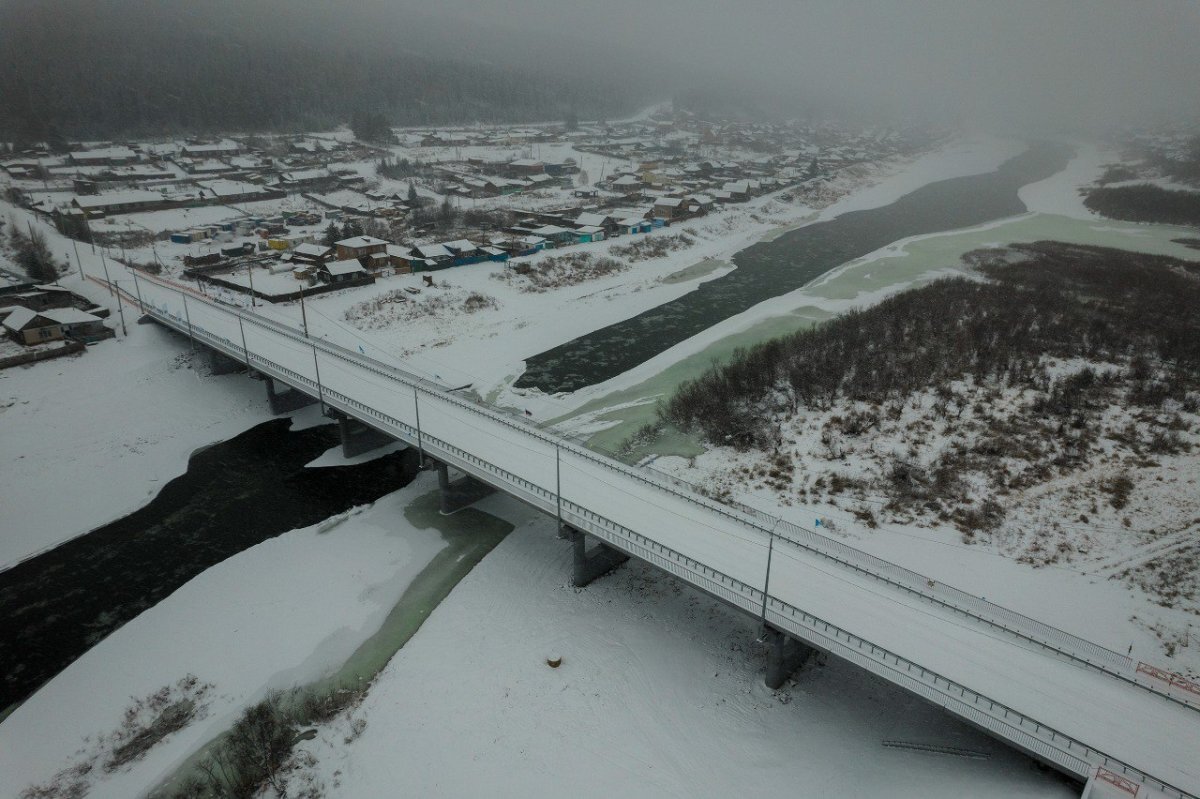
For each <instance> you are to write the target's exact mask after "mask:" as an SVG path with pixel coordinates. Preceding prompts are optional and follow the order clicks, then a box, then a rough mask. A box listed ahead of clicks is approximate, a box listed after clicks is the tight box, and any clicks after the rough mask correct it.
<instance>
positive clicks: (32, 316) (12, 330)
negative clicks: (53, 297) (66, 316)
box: [3, 308, 66, 344]
mask: <svg viewBox="0 0 1200 799" xmlns="http://www.w3.org/2000/svg"><path fill="white" fill-rule="evenodd" d="M6 310H7V311H8V314H7V315H6V316H5V317H4V322H3V324H4V330H5V331H6V332H7V333H8V335H9V336H10V337H11V338H12V339H13V340H14V341H16V342H17V343H19V344H42V343H44V342H47V341H61V340H62V339H63V338H66V335H65V334H64V333H63V329H62V325H60V324H58V323H57V322H55V321H54V320H52V319H49V318H47V317H45V316H43V315H41V314H39V313H38V312H37V311H33V310H30V309H29V308H10V309H6Z"/></svg>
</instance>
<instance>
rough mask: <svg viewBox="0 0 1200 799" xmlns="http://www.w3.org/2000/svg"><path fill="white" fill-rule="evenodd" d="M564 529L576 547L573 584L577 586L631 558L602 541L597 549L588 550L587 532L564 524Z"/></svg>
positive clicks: (601, 575) (581, 586)
mask: <svg viewBox="0 0 1200 799" xmlns="http://www.w3.org/2000/svg"><path fill="white" fill-rule="evenodd" d="M563 529H564V530H565V531H566V534H567V535H566V537H567V538H568V539H569V540H570V541H571V546H572V547H573V549H574V558H573V567H574V568H573V574H572V576H571V584H572V585H574V586H575V587H576V588H583V587H584V586H585V585H587V584H588V583H590V582H592V581H593V580H595V579H597V578H598V577H603V576H604V575H606V574H608V573H609V572H610V571H612V570H613V569H615V568H617V567H618V566H620V565H621V564H622V563H624V562H625V561H627V560H629V556H628V555H626V554H625V553H624V552H621V551H620V550H618V549H613V548H612V547H610V546H609V545H608V544H605V543H604V542H602V541H601V542H598V543H597V545H596V547H595V549H593V550H592V551H591V552H588V549H587V536H586V534H585V533H583V532H582V531H580V530H576V529H574V528H573V527H565V526H564V528H563Z"/></svg>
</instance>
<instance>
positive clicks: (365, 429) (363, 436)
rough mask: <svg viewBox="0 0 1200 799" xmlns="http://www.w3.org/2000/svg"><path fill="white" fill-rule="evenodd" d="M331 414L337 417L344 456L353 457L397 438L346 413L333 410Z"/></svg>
mask: <svg viewBox="0 0 1200 799" xmlns="http://www.w3.org/2000/svg"><path fill="white" fill-rule="evenodd" d="M329 415H330V416H332V417H333V418H335V419H337V423H338V433H339V434H340V435H341V437H342V455H343V457H346V458H353V457H355V456H358V455H362V454H363V453H364V452H370V451H371V450H373V449H379V448H380V447H385V446H387V445H388V444H391V443H393V442H395V440H396V439H394V438H392V437H391V436H389V435H388V434H387V433H383V432H380V431H379V430H376V429H375V428H374V427H371V426H370V425H367V424H364V423H362V422H360V421H358V420H357V419H352V418H351V417H349V416H347V415H346V414H344V413H339V412H338V411H333V410H331V411H330V412H329Z"/></svg>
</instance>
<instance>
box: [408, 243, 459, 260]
mask: <svg viewBox="0 0 1200 799" xmlns="http://www.w3.org/2000/svg"><path fill="white" fill-rule="evenodd" d="M414 249H415V250H416V251H417V253H418V254H419V255H420V256H421V257H422V258H452V257H453V256H452V255H451V254H450V251H449V250H447V249H446V248H445V247H443V246H442V245H440V244H418V245H417V246H416V247H415V248H414Z"/></svg>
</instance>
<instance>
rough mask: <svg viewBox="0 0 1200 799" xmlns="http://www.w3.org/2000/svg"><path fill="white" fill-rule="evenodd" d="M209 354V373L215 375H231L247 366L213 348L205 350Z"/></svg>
mask: <svg viewBox="0 0 1200 799" xmlns="http://www.w3.org/2000/svg"><path fill="white" fill-rule="evenodd" d="M204 349H205V350H206V351H207V352H208V371H209V373H210V374H214V375H230V374H233V373H234V372H240V371H241V370H243V369H245V368H246V364H244V363H241V362H240V361H235V360H234V359H233V358H230V357H229V356H228V355H226V354H225V353H223V352H218V351H217V350H214V349H212V348H211V347H205V348H204Z"/></svg>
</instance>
